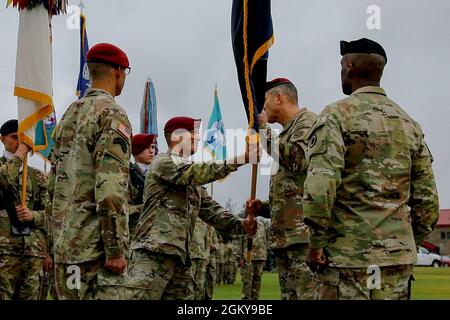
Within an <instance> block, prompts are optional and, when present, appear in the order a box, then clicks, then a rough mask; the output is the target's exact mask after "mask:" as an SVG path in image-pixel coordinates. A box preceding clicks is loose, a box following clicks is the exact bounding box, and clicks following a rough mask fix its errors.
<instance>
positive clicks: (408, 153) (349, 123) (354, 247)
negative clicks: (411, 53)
mask: <svg viewBox="0 0 450 320" xmlns="http://www.w3.org/2000/svg"><path fill="white" fill-rule="evenodd" d="M341 54H342V60H341V66H342V71H341V78H342V89H343V92H344V94H346V95H349V97H348V98H346V99H343V100H341V101H338V102H335V103H332V104H331V105H329V106H327V107H326V108H325V109H324V111H323V112H322V113H321V114H320V116H319V118H318V120H317V122H316V123H315V125H314V127H313V128H312V129H311V131H310V133H309V135H308V144H309V158H310V166H309V169H308V177H307V179H306V182H305V194H304V199H303V202H304V204H303V208H304V212H305V223H306V224H307V225H308V226H309V228H310V247H311V248H310V253H309V256H308V264H309V265H310V267H311V269H312V270H313V271H315V272H317V275H318V277H319V278H320V279H321V281H322V285H321V288H320V298H321V299H407V298H408V291H409V285H408V282H409V280H410V278H411V274H412V270H413V264H414V263H415V261H416V252H417V251H416V247H417V246H419V245H420V243H421V242H422V241H423V240H424V239H425V237H426V236H427V235H428V234H429V233H430V232H431V231H432V229H433V227H434V225H435V223H436V221H437V219H438V215H439V203H438V194H437V190H436V184H435V181H434V176H433V170H432V165H431V163H432V156H431V154H430V151H429V150H428V147H427V145H426V143H425V140H424V135H423V132H422V129H421V127H420V125H419V124H418V123H417V122H416V121H414V120H413V119H412V118H411V117H410V116H409V115H408V114H407V113H406V112H405V111H404V110H403V109H401V108H400V107H399V106H398V105H397V104H396V103H395V102H394V101H392V100H391V99H389V98H388V97H387V95H386V92H385V91H384V90H383V89H382V88H381V87H380V81H381V77H382V75H383V71H384V68H385V65H386V62H387V56H386V52H385V50H384V49H383V48H382V47H381V45H379V44H378V43H376V42H374V41H371V40H368V39H360V40H357V41H352V42H345V41H342V42H341ZM370 266H375V267H376V268H378V272H376V273H375V274H378V275H379V277H378V279H375V281H374V283H373V284H374V285H368V284H367V283H368V281H367V280H368V277H369V276H370V273H371V272H370V271H371V270H369V269H368V268H369V267H370ZM377 280H378V281H377Z"/></svg>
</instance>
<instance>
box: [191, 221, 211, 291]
mask: <svg viewBox="0 0 450 320" xmlns="http://www.w3.org/2000/svg"><path fill="white" fill-rule="evenodd" d="M209 246H210V240H209V234H208V225H207V224H206V223H205V222H204V221H203V220H202V219H200V218H199V217H197V221H196V223H195V228H194V236H193V237H192V242H191V262H192V266H191V272H192V277H193V278H194V291H195V298H194V299H195V300H204V299H205V283H206V264H207V263H208V259H209Z"/></svg>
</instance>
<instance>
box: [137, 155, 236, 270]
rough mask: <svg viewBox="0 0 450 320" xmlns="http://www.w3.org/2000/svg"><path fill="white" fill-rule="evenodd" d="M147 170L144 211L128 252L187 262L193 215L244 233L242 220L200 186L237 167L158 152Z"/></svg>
mask: <svg viewBox="0 0 450 320" xmlns="http://www.w3.org/2000/svg"><path fill="white" fill-rule="evenodd" d="M149 170H150V172H149V173H148V174H147V177H146V182H145V191H144V208H143V210H142V214H141V218H140V219H139V223H138V226H137V230H136V233H135V236H134V240H133V241H132V244H131V249H139V248H143V249H146V250H149V251H152V252H159V253H164V254H173V255H178V256H179V257H180V258H181V260H182V261H183V262H184V263H187V262H189V261H190V260H189V257H190V255H191V252H190V242H191V239H192V236H193V232H194V226H195V223H196V219H197V216H199V217H200V218H201V219H202V220H204V221H205V222H207V223H209V224H211V225H213V226H214V227H215V228H216V229H219V230H224V231H227V232H230V233H244V230H243V228H242V220H241V219H240V218H238V217H237V216H235V215H233V214H232V213H230V212H228V211H227V210H225V209H224V208H223V207H222V206H221V205H220V204H218V203H217V202H216V201H214V200H213V199H212V198H211V197H210V196H209V195H208V193H207V191H206V190H205V189H204V188H203V187H202V185H204V184H208V183H210V182H213V181H215V180H219V179H223V178H225V177H226V176H227V175H228V174H229V173H230V172H233V171H236V170H237V165H234V164H227V163H226V162H224V163H191V162H190V161H188V160H186V159H184V158H182V157H180V156H178V155H176V154H168V153H161V154H159V155H158V156H156V158H155V159H154V160H153V162H152V165H151V168H150V169H149ZM189 263H190V262H189Z"/></svg>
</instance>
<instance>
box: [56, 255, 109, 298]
mask: <svg viewBox="0 0 450 320" xmlns="http://www.w3.org/2000/svg"><path fill="white" fill-rule="evenodd" d="M103 266H104V261H103V260H95V261H89V262H83V263H79V264H62V263H61V264H60V263H56V264H55V287H56V294H57V295H58V299H59V300H97V294H98V273H99V272H101V271H103V268H104V267H103Z"/></svg>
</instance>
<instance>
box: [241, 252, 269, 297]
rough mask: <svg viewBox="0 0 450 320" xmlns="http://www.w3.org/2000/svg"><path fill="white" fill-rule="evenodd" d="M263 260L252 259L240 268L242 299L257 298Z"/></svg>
mask: <svg viewBox="0 0 450 320" xmlns="http://www.w3.org/2000/svg"><path fill="white" fill-rule="evenodd" d="M265 263H266V262H265V261H255V260H253V261H252V263H250V264H245V266H244V267H243V268H242V269H241V279H242V296H241V298H242V300H258V299H259V292H260V291H261V278H262V274H263V269H264V264H265Z"/></svg>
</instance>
